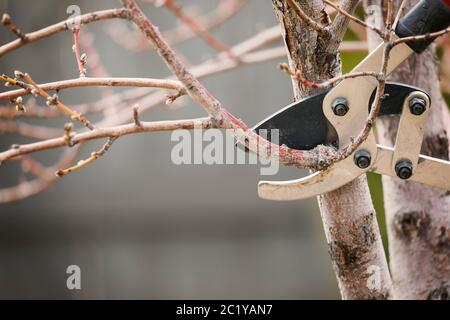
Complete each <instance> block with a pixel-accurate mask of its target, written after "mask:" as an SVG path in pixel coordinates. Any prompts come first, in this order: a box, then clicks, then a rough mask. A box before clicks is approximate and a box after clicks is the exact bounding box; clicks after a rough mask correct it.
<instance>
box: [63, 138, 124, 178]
mask: <svg viewBox="0 0 450 320" xmlns="http://www.w3.org/2000/svg"><path fill="white" fill-rule="evenodd" d="M116 140H117V137H111V138H109V139H108V141H107V142H106V143H105V144H104V145H103V147H102V148H101V149H100V150H99V151H95V152H93V153H91V155H90V157H89V158H87V159H85V160H81V161H78V163H77V164H76V165H74V166H72V167H69V168H67V169H60V170H58V171H56V175H57V176H58V177H63V176H65V175H68V174H69V173H72V172H75V171H78V170H81V169H83V168H85V167H87V166H88V165H90V164H91V163H93V162H94V161H96V160H97V159H98V158H100V157H102V156H104V155H105V153H107V152H108V151H109V149H110V148H111V146H112V144H113V143H114V141H116Z"/></svg>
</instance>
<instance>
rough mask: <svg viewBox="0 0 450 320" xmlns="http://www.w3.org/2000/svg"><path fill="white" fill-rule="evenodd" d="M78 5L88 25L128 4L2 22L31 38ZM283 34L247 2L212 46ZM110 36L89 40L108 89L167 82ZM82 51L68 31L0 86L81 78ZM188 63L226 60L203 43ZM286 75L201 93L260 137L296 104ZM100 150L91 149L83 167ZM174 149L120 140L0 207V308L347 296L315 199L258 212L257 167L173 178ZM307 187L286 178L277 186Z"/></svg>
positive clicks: (187, 51) (248, 78)
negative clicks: (71, 276)
mask: <svg viewBox="0 0 450 320" xmlns="http://www.w3.org/2000/svg"><path fill="white" fill-rule="evenodd" d="M179 3H182V4H183V5H184V6H189V5H192V4H196V5H199V6H200V7H201V8H202V10H203V11H204V12H207V11H208V10H210V9H212V8H213V7H214V6H215V5H216V4H217V1H206V0H197V1H193V0H191V1H179ZM70 4H77V5H79V6H80V7H81V10H82V13H87V12H89V11H92V10H99V9H107V8H113V7H117V6H119V4H118V1H106V0H104V1H95V2H94V1H87V0H86V1H74V0H72V1H61V0H58V1H56V0H42V1H25V0H14V1H6V0H0V13H3V12H8V13H9V14H10V15H11V17H12V19H13V21H14V22H15V23H16V24H17V25H18V26H19V27H20V28H21V29H22V30H24V31H26V32H29V31H34V30H37V29H39V28H42V27H45V26H47V25H49V24H52V23H56V22H58V21H61V20H64V19H65V18H66V17H67V15H66V8H67V6H68V5H70ZM142 6H143V7H144V8H145V11H146V13H147V14H148V15H149V17H150V18H151V19H152V20H153V21H154V22H155V23H156V24H158V25H159V26H160V27H161V29H162V30H168V29H172V28H173V27H174V26H176V25H177V24H178V22H177V21H176V20H175V19H174V18H173V16H172V15H171V14H170V13H168V12H167V11H166V10H165V9H164V8H155V7H153V6H152V5H151V4H145V5H144V4H142ZM275 24H276V19H275V16H274V13H273V11H272V6H271V3H270V1H260V0H250V3H249V5H247V6H245V7H244V8H243V10H242V11H241V12H240V13H239V14H238V15H237V16H235V17H233V18H232V19H231V20H230V21H229V22H228V23H226V24H224V25H223V26H221V27H220V28H218V29H217V30H215V31H214V34H215V35H216V36H217V37H218V38H219V39H221V40H222V41H223V42H224V43H226V44H228V45H230V46H231V45H234V44H237V43H239V42H240V41H242V40H244V39H246V38H248V37H250V36H252V35H254V34H255V33H256V32H258V31H260V30H262V29H264V28H265V27H270V26H273V25H275ZM105 28H108V22H97V23H94V24H90V25H88V26H87V27H84V28H83V29H82V32H83V30H89V31H90V32H92V33H93V34H94V35H95V44H96V48H97V50H98V51H99V53H100V55H101V57H102V60H103V64H104V65H105V67H106V68H107V70H108V72H109V74H110V75H111V76H129V77H153V78H156V77H164V76H167V75H169V72H168V70H167V69H166V67H165V65H164V64H163V63H162V62H161V60H160V59H159V58H158V57H157V56H156V55H155V54H154V53H153V52H152V50H147V51H145V52H140V53H133V52H129V51H127V50H125V49H124V48H123V47H121V46H120V45H118V44H116V43H115V42H114V41H112V40H111V38H110V37H109V35H107V34H106V32H105ZM81 36H82V33H81ZM0 39H1V41H0V44H4V43H7V42H9V41H11V40H13V39H14V37H13V36H12V35H11V34H9V33H8V32H6V31H5V28H4V27H2V28H0ZM71 47H72V35H71V33H70V32H66V33H61V34H58V35H57V36H53V37H51V38H49V39H45V40H43V41H40V42H37V43H34V44H31V45H28V46H25V47H23V48H21V49H19V50H17V51H15V52H13V53H10V54H8V55H6V56H4V57H2V58H0V73H7V74H9V75H12V74H13V71H14V70H16V69H17V70H21V71H24V72H28V73H30V74H31V75H32V76H33V78H34V79H35V80H36V81H38V82H40V83H43V82H50V81H55V80H61V79H70V78H75V77H77V76H78V72H77V68H76V65H75V59H74V56H73V53H72V50H71ZM177 50H178V51H179V52H181V53H182V54H183V56H184V57H185V58H186V59H187V60H188V61H189V63H190V64H191V65H196V64H198V63H200V62H202V61H204V60H205V59H207V58H210V57H213V55H214V54H215V53H214V51H213V50H211V49H209V48H208V47H207V46H206V45H205V44H203V42H202V41H200V40H191V41H188V42H185V43H182V44H180V45H177ZM88 60H89V57H88ZM280 62H283V60H282V59H280V60H276V61H270V62H267V63H263V64H259V65H253V66H245V67H242V68H240V69H238V70H234V71H231V72H228V73H225V74H221V75H218V76H214V77H210V78H207V79H204V80H202V83H204V84H205V85H206V86H207V88H208V89H209V90H210V91H211V92H212V93H214V94H215V95H216V96H217V97H218V98H219V99H220V100H221V101H222V102H223V103H224V105H226V106H227V107H228V108H229V110H231V111H232V112H233V113H234V114H235V115H237V116H238V117H240V118H242V119H243V120H244V121H245V122H246V123H248V124H250V125H251V124H254V123H256V122H258V121H260V120H261V119H263V118H265V117H266V115H268V114H270V113H272V112H274V111H275V110H277V109H279V108H280V107H282V106H284V105H286V104H288V103H290V102H291V100H292V90H291V84H290V80H289V78H288V77H286V76H285V75H284V74H283V73H282V72H280V71H279V70H278V69H277V64H278V63H280ZM88 74H89V63H88ZM6 89H7V88H4V87H2V89H0V90H2V91H4V90H6ZM114 90H120V89H114ZM98 92H99V91H98V90H93V89H82V90H67V91H64V92H62V93H61V94H60V98H61V99H62V100H63V101H64V102H65V103H66V104H68V105H70V104H76V103H81V102H88V101H95V99H96V98H98ZM39 101H40V103H41V104H43V102H42V100H39ZM183 102H184V107H183V108H182V109H179V110H177V111H167V110H163V109H158V108H157V109H154V110H152V111H151V112H149V113H146V114H143V115H142V119H143V120H156V119H158V120H161V119H176V118H180V119H181V118H191V117H197V116H203V115H204V113H203V111H202V109H201V108H200V107H198V106H196V105H194V104H193V103H191V102H190V101H189V100H188V99H184V100H183ZM11 107H13V106H11ZM40 121H41V122H40ZM42 121H43V120H39V121H38V122H37V123H43V122H42ZM64 122H65V121H63V122H62V123H61V124H58V125H59V127H61V128H62V125H63V123H64ZM24 141H28V140H23V139H19V138H17V137H14V136H5V135H3V136H1V138H0V146H1V149H2V150H4V149H5V148H8V147H9V146H10V145H11V144H12V143H17V142H24ZM99 145H101V143H90V144H88V145H86V146H85V147H84V148H83V152H82V154H80V156H79V158H80V159H81V158H83V157H86V156H87V155H89V154H90V152H92V151H94V150H97V149H98V147H99ZM173 145H174V143H171V141H170V134H169V133H155V134H145V135H135V136H129V137H125V138H121V139H120V140H118V141H117V142H116V143H115V144H114V146H113V147H112V149H111V151H110V153H108V155H107V156H106V157H104V158H102V159H100V160H99V161H97V162H96V163H94V164H93V165H91V166H89V167H88V168H86V169H84V170H82V171H79V172H77V173H74V174H71V175H69V176H67V177H65V178H63V179H60V180H58V182H57V183H56V184H55V185H53V186H52V187H51V188H50V189H49V190H47V191H46V192H45V193H42V194H40V195H37V196H35V197H33V198H30V199H27V200H24V201H21V202H17V203H13V204H8V205H0V298H8V299H9V298H26V299H28V298H39V299H41V298H44V299H45V298H58V299H71V298H74V299H90V298H99V299H103V298H106V299H108V298H109V299H115V298H123V299H130V298H139V299H141V298H148V299H152V298H160V299H169V298H172V299H177V298H183V299H197V298H207V299H215V298H219V299H229V298H233V299H304V298H310V299H316V298H325V299H335V298H338V297H339V295H338V291H337V285H336V280H335V277H334V274H333V272H332V269H331V262H330V259H329V257H328V253H327V248H326V243H325V237H324V233H323V230H322V225H321V221H320V214H319V211H318V209H317V204H316V201H315V200H314V199H313V200H310V201H302V202H290V203H275V202H268V201H264V200H261V199H259V198H258V196H257V182H258V180H259V179H260V178H261V177H260V175H259V167H258V166H255V165H253V166H249V165H231V166H224V165H221V166H220V165H216V166H207V165H197V166H195V165H191V166H189V165H184V166H175V165H173V164H172V162H171V161H170V151H171V148H172V147H173ZM37 159H39V160H42V161H44V162H48V163H51V162H52V161H54V159H55V153H54V152H45V153H42V154H40V155H39V156H38V157H37ZM18 172H19V171H18V170H17V164H14V163H8V164H6V165H4V166H1V167H0V186H1V187H5V186H10V185H13V184H14V183H17V181H18V180H19V178H20V177H19V173H18ZM302 174H304V172H300V171H298V170H294V169H286V168H283V169H282V170H281V172H280V174H279V175H278V176H277V177H275V178H279V179H293V178H297V177H299V176H300V175H302ZM71 264H76V265H79V266H80V267H81V270H82V290H80V291H69V290H68V289H67V288H66V278H67V275H66V268H67V266H68V265H71Z"/></svg>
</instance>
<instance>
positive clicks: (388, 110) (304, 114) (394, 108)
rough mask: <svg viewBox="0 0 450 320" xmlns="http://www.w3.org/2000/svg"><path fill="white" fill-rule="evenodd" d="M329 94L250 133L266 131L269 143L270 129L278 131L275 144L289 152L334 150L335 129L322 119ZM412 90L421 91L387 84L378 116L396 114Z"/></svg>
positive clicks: (300, 104)
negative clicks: (318, 147)
mask: <svg viewBox="0 0 450 320" xmlns="http://www.w3.org/2000/svg"><path fill="white" fill-rule="evenodd" d="M330 91H331V89H327V90H325V91H321V92H317V93H315V94H313V95H310V96H307V97H305V98H304V99H302V100H300V101H298V102H295V103H293V104H291V105H289V106H287V107H286V108H284V109H281V110H280V111H278V112H277V113H275V114H273V115H271V116H269V117H268V118H267V119H265V120H263V121H262V122H260V123H259V124H258V125H256V126H255V127H254V128H253V130H254V131H255V132H257V133H260V130H264V129H266V130H267V139H268V140H271V137H270V129H278V130H279V145H286V146H288V147H289V148H291V149H296V150H311V149H314V148H315V147H317V146H318V145H331V146H334V147H336V148H337V147H338V146H339V141H338V136H337V133H336V130H335V129H334V128H333V126H332V125H331V124H330V123H329V121H328V120H327V118H326V117H325V115H324V113H323V107H322V104H323V100H324V99H325V96H326V95H327V94H328V93H329V92H330ZM413 91H421V92H424V91H423V90H422V89H419V88H416V87H413V86H408V85H404V84H401V83H394V82H391V83H387V84H386V88H385V94H384V98H383V101H382V104H381V109H380V112H379V114H378V116H386V115H393V114H400V113H401V112H402V108H403V102H404V100H405V99H406V97H407V96H408V95H409V94H410V93H411V92H413ZM375 93H376V89H375V90H374V92H373V93H372V96H371V97H370V100H369V101H368V102H369V103H368V108H370V107H371V105H372V102H373V100H374V97H375ZM424 93H425V94H427V93H426V92H424ZM349 125H352V124H351V123H350V124H349ZM263 136H264V135H263Z"/></svg>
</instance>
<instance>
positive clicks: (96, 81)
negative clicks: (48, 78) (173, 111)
mask: <svg viewBox="0 0 450 320" xmlns="http://www.w3.org/2000/svg"><path fill="white" fill-rule="evenodd" d="M98 86H104V87H142V88H160V89H168V90H176V91H181V92H185V89H184V87H183V85H182V84H181V82H179V81H175V80H170V79H166V80H163V79H150V78H88V77H84V78H76V79H70V80H62V81H56V82H50V83H43V84H39V85H38V87H39V88H41V89H42V90H44V91H48V90H63V89H69V88H82V87H98ZM30 93H31V92H30V91H29V90H27V89H19V90H13V91H6V92H2V93H0V100H11V99H14V98H17V97H20V96H25V95H28V94H30Z"/></svg>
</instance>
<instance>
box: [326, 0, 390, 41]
mask: <svg viewBox="0 0 450 320" xmlns="http://www.w3.org/2000/svg"><path fill="white" fill-rule="evenodd" d="M323 2H324V3H326V4H327V5H329V6H330V7H332V8H334V9H336V11H338V12H339V13H340V14H343V15H344V16H346V17H347V18H349V19H350V20H352V21H354V22H356V23H357V24H360V25H362V26H363V27H365V28H367V29H370V30H372V31H374V32H376V33H377V34H379V35H380V36H381V37H382V38H383V39H384V34H383V31H381V30H380V29H378V28H375V27H373V26H369V25H368V24H367V23H365V22H364V21H362V20H361V19H358V18H357V17H355V16H354V15H351V14H350V13H348V12H347V11H345V10H342V9H341V8H340V7H339V6H337V5H336V4H334V3H333V2H331V1H329V0H323Z"/></svg>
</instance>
